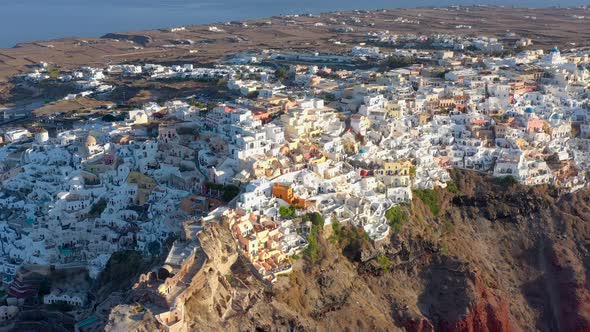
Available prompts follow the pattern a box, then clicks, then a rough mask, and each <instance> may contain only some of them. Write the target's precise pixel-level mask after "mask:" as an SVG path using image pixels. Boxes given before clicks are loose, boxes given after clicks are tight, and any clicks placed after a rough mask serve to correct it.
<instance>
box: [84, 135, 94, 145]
mask: <svg viewBox="0 0 590 332" xmlns="http://www.w3.org/2000/svg"><path fill="white" fill-rule="evenodd" d="M95 145H96V138H94V136H92V135H88V136H87V137H86V141H85V142H84V146H95Z"/></svg>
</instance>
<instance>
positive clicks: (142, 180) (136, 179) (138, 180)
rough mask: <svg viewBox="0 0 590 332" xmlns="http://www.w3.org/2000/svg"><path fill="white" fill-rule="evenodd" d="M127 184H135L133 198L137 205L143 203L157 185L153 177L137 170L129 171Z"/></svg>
mask: <svg viewBox="0 0 590 332" xmlns="http://www.w3.org/2000/svg"><path fill="white" fill-rule="evenodd" d="M127 184H130V185H136V186H137V197H136V198H135V204H137V205H143V204H145V203H146V202H147V200H148V198H149V197H150V194H151V193H152V190H154V188H156V186H157V185H158V184H157V182H156V181H155V180H154V179H152V178H151V177H149V176H147V175H144V174H142V173H139V172H131V173H129V176H128V177H127Z"/></svg>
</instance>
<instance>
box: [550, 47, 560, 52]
mask: <svg viewBox="0 0 590 332" xmlns="http://www.w3.org/2000/svg"><path fill="white" fill-rule="evenodd" d="M551 53H560V52H559V49H558V48H557V46H555V47H553V48H552V49H551Z"/></svg>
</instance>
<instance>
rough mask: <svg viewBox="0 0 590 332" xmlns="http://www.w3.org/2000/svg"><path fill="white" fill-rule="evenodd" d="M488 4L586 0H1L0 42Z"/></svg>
mask: <svg viewBox="0 0 590 332" xmlns="http://www.w3.org/2000/svg"><path fill="white" fill-rule="evenodd" d="M470 4H491V5H504V6H520V7H549V6H561V7H566V6H579V5H584V4H586V5H588V4H589V1H588V0H582V1H575V0H558V1H548V0H535V1H533V0H518V1H516V0H489V1H483V2H482V1H462V0H453V1H448V0H414V1H407V0H406V1H402V0H366V1H359V0H0V48H5V47H13V46H14V45H16V44H18V43H22V42H28V41H35V40H47V39H54V38H65V37H98V36H101V35H104V34H106V33H109V32H122V31H131V30H145V29H155V28H166V27H174V26H182V25H189V24H207V23H216V22H226V21H230V20H238V19H254V18H263V17H269V16H273V15H286V14H302V13H314V14H316V13H322V12H328V11H338V10H352V9H382V8H401V7H416V6H449V5H470Z"/></svg>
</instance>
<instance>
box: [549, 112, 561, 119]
mask: <svg viewBox="0 0 590 332" xmlns="http://www.w3.org/2000/svg"><path fill="white" fill-rule="evenodd" d="M562 118H563V115H561V114H559V113H555V114H553V115H552V116H551V119H554V120H561V119H562Z"/></svg>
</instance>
